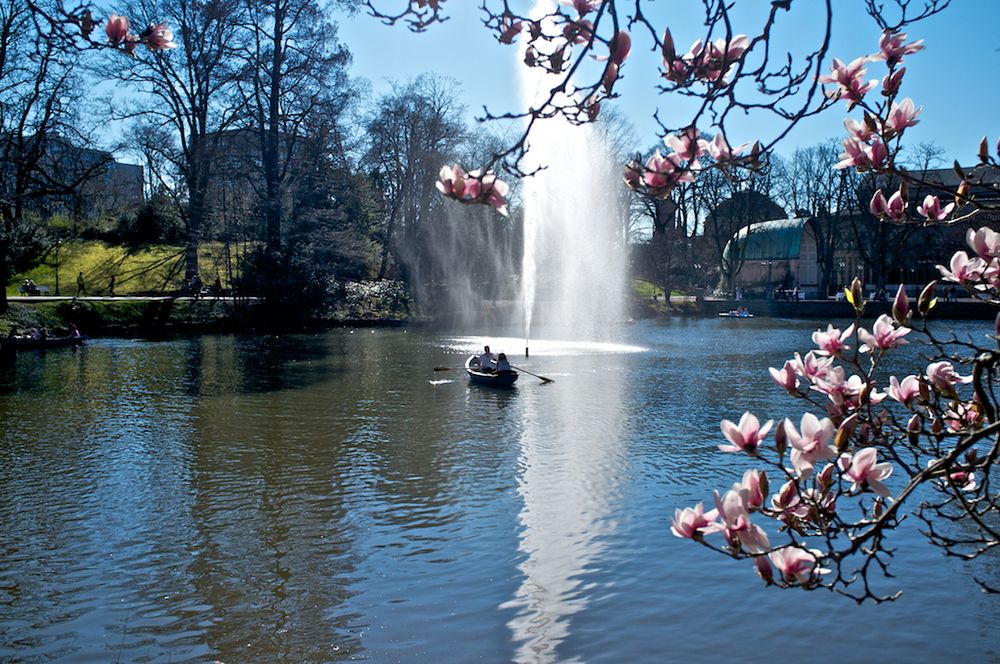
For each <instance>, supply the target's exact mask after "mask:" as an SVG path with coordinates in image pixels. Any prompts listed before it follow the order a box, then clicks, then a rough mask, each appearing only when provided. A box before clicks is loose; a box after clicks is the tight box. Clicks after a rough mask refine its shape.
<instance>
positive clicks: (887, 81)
mask: <svg viewBox="0 0 1000 664" xmlns="http://www.w3.org/2000/svg"><path fill="white" fill-rule="evenodd" d="M905 73H906V67H900V68H899V69H897V70H896V71H894V72H892V73H891V74H886V75H885V76H884V77H883V78H882V94H883V95H885V96H886V97H891V96H893V95H895V94H896V93H898V92H899V86H900V85H901V84H902V82H903V75H904V74H905Z"/></svg>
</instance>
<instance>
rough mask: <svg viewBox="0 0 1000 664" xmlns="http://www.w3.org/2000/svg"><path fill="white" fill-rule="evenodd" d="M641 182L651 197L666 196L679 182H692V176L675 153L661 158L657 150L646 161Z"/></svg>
mask: <svg viewBox="0 0 1000 664" xmlns="http://www.w3.org/2000/svg"><path fill="white" fill-rule="evenodd" d="M642 179H643V182H644V183H645V184H646V187H647V188H648V189H649V193H650V195H652V196H666V195H669V193H670V192H671V191H673V189H674V187H676V186H677V185H678V184H679V183H681V182H694V174H693V173H691V171H690V170H689V169H687V168H685V167H684V165H683V161H682V159H681V157H680V156H679V155H677V154H676V153H672V154H669V155H667V156H663V155H662V154H660V151H659V150H657V151H656V152H655V153H653V155H652V156H651V157H650V158H649V159H648V160H646V170H645V172H644V173H643V176H642Z"/></svg>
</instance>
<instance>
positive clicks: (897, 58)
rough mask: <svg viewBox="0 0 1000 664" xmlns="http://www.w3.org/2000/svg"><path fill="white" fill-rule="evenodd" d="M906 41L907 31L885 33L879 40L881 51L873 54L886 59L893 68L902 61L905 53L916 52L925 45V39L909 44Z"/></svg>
mask: <svg viewBox="0 0 1000 664" xmlns="http://www.w3.org/2000/svg"><path fill="white" fill-rule="evenodd" d="M905 41H906V33H905V32H885V33H883V34H882V38H881V39H879V41H878V47H879V53H877V54H876V55H875V56H873V57H874V59H878V60H885V63H886V64H887V65H888V66H889V67H890V68H891V67H893V66H895V65H897V64H899V63H900V62H902V61H903V56H904V55H910V54H912V53H916V52H917V51H919V50H921V49H923V47H924V40H923V39H921V40H919V41H915V42H910V43H909V44H906V43H904V42H905Z"/></svg>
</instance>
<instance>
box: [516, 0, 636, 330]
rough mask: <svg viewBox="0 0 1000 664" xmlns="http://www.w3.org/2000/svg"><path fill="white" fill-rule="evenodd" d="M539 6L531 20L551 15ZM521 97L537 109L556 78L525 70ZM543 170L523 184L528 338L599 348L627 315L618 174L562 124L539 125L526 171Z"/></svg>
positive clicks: (592, 143) (584, 136) (606, 154)
mask: <svg viewBox="0 0 1000 664" xmlns="http://www.w3.org/2000/svg"><path fill="white" fill-rule="evenodd" d="M553 8H554V3H553V2H552V0H538V1H537V2H536V3H535V7H534V10H533V12H534V15H535V16H542V15H545V14H548V13H551V12H552V11H553ZM519 71H520V72H521V94H522V98H523V99H522V101H523V103H525V104H526V105H530V106H533V107H537V106H538V104H539V103H541V101H542V100H543V99H545V98H546V97H547V95H548V91H549V90H550V89H551V88H553V87H555V86H556V85H558V84H559V82H560V80H559V77H557V76H553V75H551V74H547V73H545V72H543V71H542V70H541V69H538V68H528V67H524V66H523V65H521V66H520V67H519ZM537 167H542V168H544V170H543V171H542V172H540V173H538V174H537V175H535V176H534V177H531V178H527V179H525V180H524V190H523V199H524V252H523V259H522V261H523V262H522V295H521V297H522V301H523V310H524V324H525V328H524V330H525V338H526V339H528V338H530V337H531V336H532V335H534V336H545V337H549V338H560V339H586V340H599V339H607V338H609V337H611V336H612V334H613V332H612V328H613V327H614V325H615V324H616V323H619V322H621V321H622V320H623V318H624V313H625V304H624V303H625V260H624V248H623V247H622V243H621V241H620V237H621V228H622V226H623V220H622V219H621V218H620V216H619V213H618V212H617V210H616V206H615V199H616V196H615V192H616V190H617V188H618V187H620V186H621V168H620V165H619V164H616V163H615V161H614V159H613V158H612V155H611V151H610V150H609V148H608V145H607V142H606V140H605V139H604V136H603V134H602V133H601V131H600V130H599V129H597V128H594V127H593V126H589V125H588V126H582V127H581V126H574V125H571V124H570V123H569V122H567V121H566V120H565V119H564V118H562V117H559V116H557V117H553V118H549V119H545V120H542V121H540V122H539V123H538V124H537V125H536V128H535V130H534V132H533V133H532V136H531V143H530V149H529V151H528V156H527V163H526V168H527V169H529V170H531V169H534V168H537Z"/></svg>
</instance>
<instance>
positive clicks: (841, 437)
mask: <svg viewBox="0 0 1000 664" xmlns="http://www.w3.org/2000/svg"><path fill="white" fill-rule="evenodd" d="M857 423H858V414H857V413H854V414H853V415H851V416H850V417H848V418H847V419H845V420H844V421H843V422H842V423H841V424H840V427H839V428H838V429H837V434H836V435H835V436H834V439H833V444H834V447H836V448H837V451H838V452H843V451H845V450H846V449H847V446H848V444H849V443H850V442H851V434H853V433H854V427H855V425H856V424H857Z"/></svg>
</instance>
